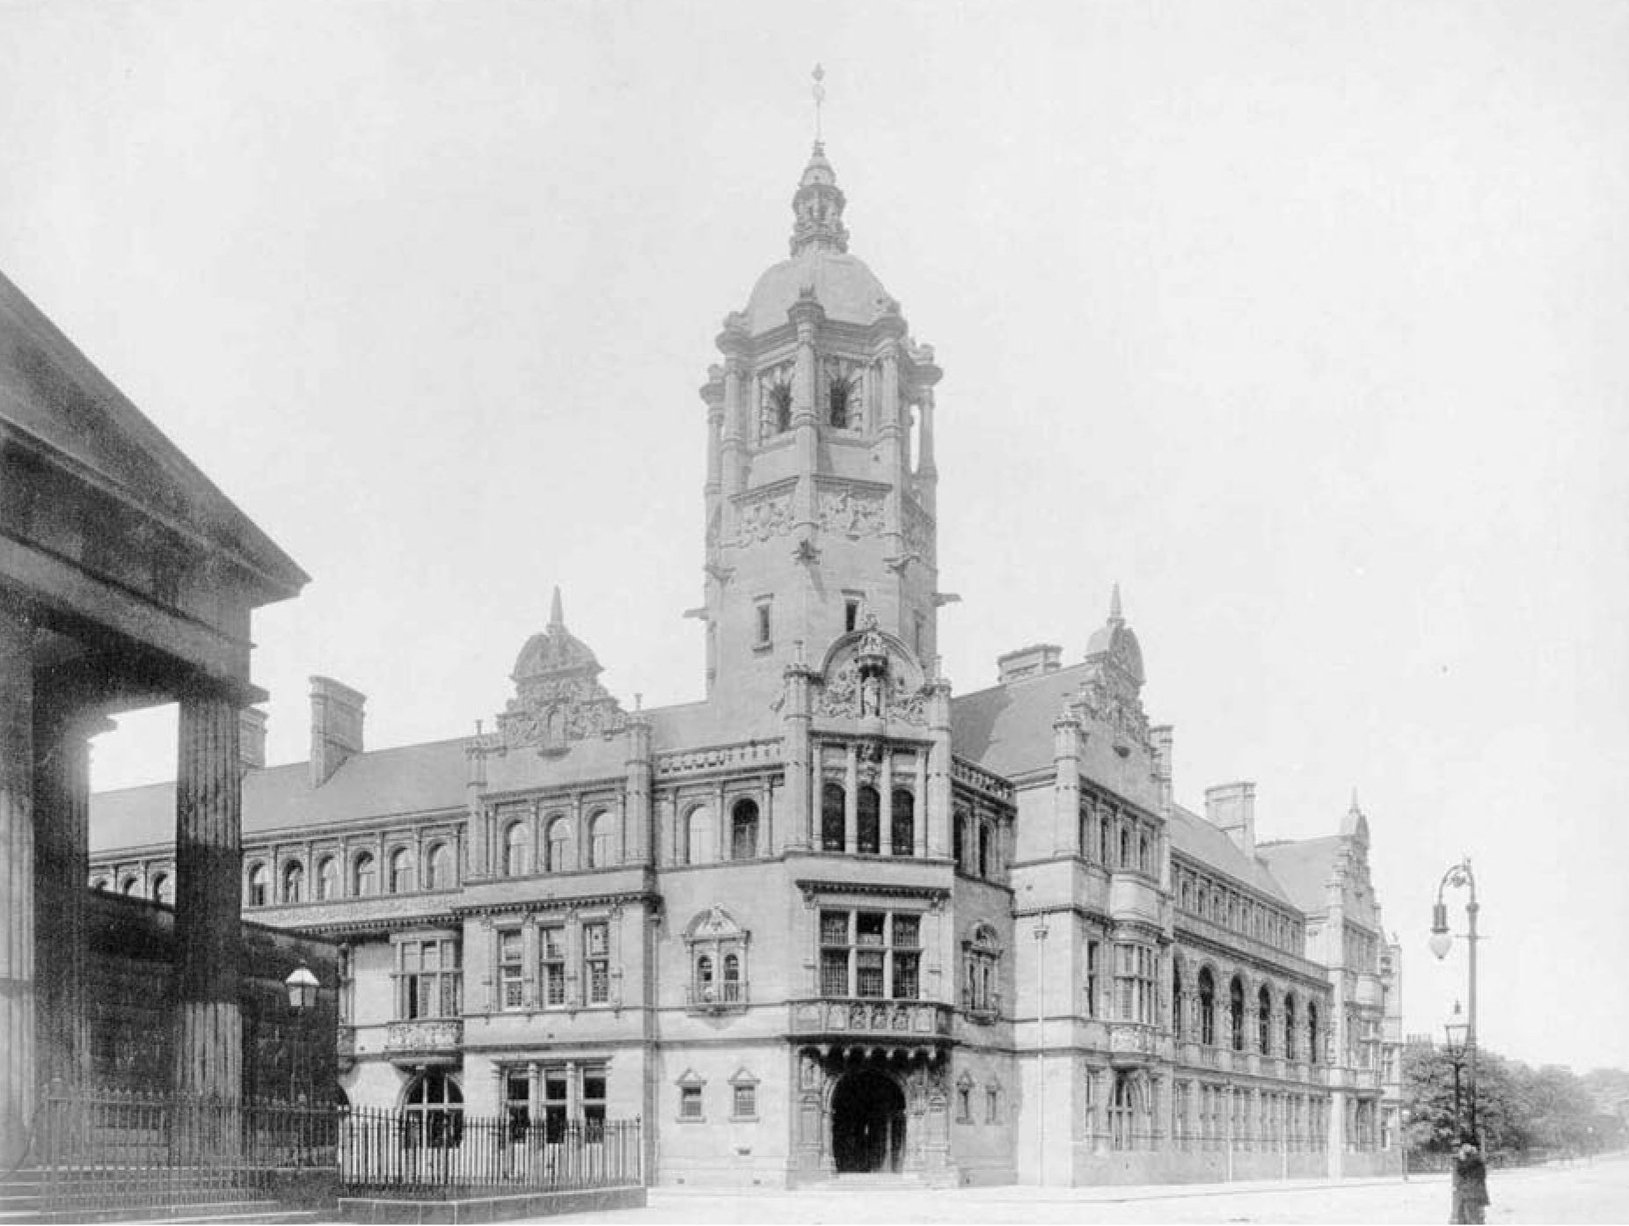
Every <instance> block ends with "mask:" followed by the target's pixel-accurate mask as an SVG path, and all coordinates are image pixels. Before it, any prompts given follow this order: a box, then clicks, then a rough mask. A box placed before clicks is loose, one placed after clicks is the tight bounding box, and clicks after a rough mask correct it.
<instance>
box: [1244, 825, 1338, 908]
mask: <svg viewBox="0 0 1629 1226" xmlns="http://www.w3.org/2000/svg"><path fill="white" fill-rule="evenodd" d="M1342 842H1343V840H1342V836H1340V835H1338V834H1329V835H1324V836H1323V837H1322V838H1316V839H1297V840H1295V841H1294V842H1283V843H1267V844H1264V845H1263V846H1262V847H1260V848H1259V849H1258V850H1259V851H1260V852H1261V855H1262V858H1263V859H1264V860H1266V861H1267V864H1268V866H1269V867H1270V868H1271V869H1272V870H1273V874H1274V875H1275V876H1276V877H1277V878H1278V879H1279V880H1280V881H1282V882H1283V883H1284V888H1285V889H1286V890H1288V891H1289V894H1290V898H1291V899H1293V900H1294V902H1295V905H1296V906H1298V907H1300V908H1301V910H1303V911H1307V912H1317V911H1322V910H1324V908H1325V907H1326V906H1327V905H1328V904H1327V901H1326V896H1325V894H1324V884H1325V883H1326V882H1327V881H1328V880H1329V878H1330V876H1331V875H1332V874H1333V873H1334V871H1335V861H1336V860H1337V859H1339V858H1340V854H1341V847H1342Z"/></svg>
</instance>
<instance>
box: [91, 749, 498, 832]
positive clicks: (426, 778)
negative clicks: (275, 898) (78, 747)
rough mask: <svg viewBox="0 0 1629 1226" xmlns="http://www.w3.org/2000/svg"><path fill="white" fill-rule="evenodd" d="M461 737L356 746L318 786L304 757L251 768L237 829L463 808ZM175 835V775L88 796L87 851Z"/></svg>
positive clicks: (464, 773) (464, 779) (464, 767)
mask: <svg viewBox="0 0 1629 1226" xmlns="http://www.w3.org/2000/svg"><path fill="white" fill-rule="evenodd" d="M466 743H467V742H466V741H465V740H464V739H462V738H460V739H457V740H452V741H430V742H428V743H426V744H422V745H404V746H401V747H399V748H396V749H376V750H374V751H373V752H372V753H362V754H357V755H356V756H355V757H353V758H349V759H347V760H346V761H345V762H344V763H342V764H341V765H340V768H339V769H338V770H336V771H335V772H334V773H333V775H331V776H330V777H329V779H328V782H326V783H324V784H323V785H322V786H321V787H319V788H314V787H312V786H311V776H310V771H309V768H308V766H307V764H306V763H304V762H295V763H291V764H289V765H287V766H273V767H271V768H269V769H267V770H251V771H249V772H248V773H247V774H246V775H245V776H244V777H243V833H244V834H245V835H253V834H259V833H261V832H263V831H268V830H283V829H287V828H289V827H300V826H321V825H326V824H329V823H334V822H343V821H356V820H358V819H362V818H369V817H382V816H387V815H394V814H404V815H405V814H409V813H425V812H432V811H435V810H439V809H455V808H461V807H462V806H463V804H464V795H465V792H464V789H465V786H466V782H467V780H468V778H469V768H468V766H467V765H466V764H465V759H464V746H465V745H466ZM174 838H175V784H174V783H153V784H148V785H147V786H145V787H137V788H122V789H120V790H119V791H116V792H96V793H94V794H93V795H92V796H91V801H90V844H91V851H92V852H101V851H111V850H113V849H115V848H119V847H140V846H145V845H147V844H151V843H169V842H172V841H173V840H174Z"/></svg>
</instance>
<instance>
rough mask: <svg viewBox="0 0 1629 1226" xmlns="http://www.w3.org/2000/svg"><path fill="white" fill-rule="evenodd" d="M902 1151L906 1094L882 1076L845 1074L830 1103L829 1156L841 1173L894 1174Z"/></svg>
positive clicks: (870, 1072) (864, 1071)
mask: <svg viewBox="0 0 1629 1226" xmlns="http://www.w3.org/2000/svg"><path fill="white" fill-rule="evenodd" d="M904 1152H905V1094H904V1092H903V1091H902V1090H901V1089H900V1088H899V1083H898V1082H896V1081H895V1080H894V1079H893V1078H892V1077H889V1076H888V1075H887V1074H885V1073H879V1072H876V1071H874V1070H870V1069H859V1070H856V1071H854V1072H852V1073H847V1074H844V1076H843V1078H842V1080H841V1081H839V1082H838V1083H837V1088H836V1089H835V1090H834V1091H833V1093H832V1100H831V1154H832V1160H833V1162H834V1163H835V1165H836V1167H837V1170H838V1172H839V1173H841V1174H846V1173H850V1172H876V1171H891V1172H897V1171H898V1170H899V1169H900V1166H901V1156H902V1155H903V1154H904Z"/></svg>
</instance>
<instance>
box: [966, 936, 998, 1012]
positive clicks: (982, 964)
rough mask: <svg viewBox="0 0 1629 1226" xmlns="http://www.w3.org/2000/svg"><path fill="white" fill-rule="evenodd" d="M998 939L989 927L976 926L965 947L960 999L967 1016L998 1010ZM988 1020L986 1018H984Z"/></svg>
mask: <svg viewBox="0 0 1629 1226" xmlns="http://www.w3.org/2000/svg"><path fill="white" fill-rule="evenodd" d="M1000 968H1001V939H1000V937H999V936H997V935H996V930H995V929H994V928H992V927H991V926H990V925H989V924H984V923H981V924H978V925H977V926H976V927H974V929H973V937H972V940H970V941H969V942H967V944H966V946H965V958H964V961H963V964H962V972H963V975H964V976H965V979H966V982H965V983H964V984H963V987H962V999H963V1001H964V1003H965V1005H966V1007H967V1010H968V1012H970V1013H988V1014H993V1013H996V1012H998V1011H999V1010H1000V1008H1001V974H1000ZM985 1020H988V1019H985Z"/></svg>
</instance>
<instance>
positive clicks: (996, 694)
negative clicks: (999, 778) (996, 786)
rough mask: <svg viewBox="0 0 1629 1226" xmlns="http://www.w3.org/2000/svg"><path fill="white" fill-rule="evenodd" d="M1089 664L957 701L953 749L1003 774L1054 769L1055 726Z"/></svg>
mask: <svg viewBox="0 0 1629 1226" xmlns="http://www.w3.org/2000/svg"><path fill="white" fill-rule="evenodd" d="M1085 679H1086V665H1084V664H1074V665H1071V666H1070V667H1068V668H1061V669H1059V670H1058V671H1057V672H1055V673H1041V674H1040V675H1039V676H1035V677H1025V678H1023V679H1022V680H1019V681H1010V682H1008V683H1007V684H1006V685H996V686H991V687H990V688H989V689H987V690H977V691H975V692H974V693H971V694H963V695H962V696H961V697H959V698H953V699H952V700H951V704H950V713H951V714H950V748H951V750H952V751H953V752H954V753H955V754H956V755H957V756H958V757H962V758H966V759H967V760H968V761H969V762H973V763H976V764H978V765H979V766H982V767H983V768H984V769H985V770H987V771H994V772H995V773H996V774H998V775H1005V776H1009V777H1010V776H1012V775H1022V774H1024V773H1026V772H1028V771H1033V770H1041V769H1044V768H1046V767H1050V766H1051V765H1052V721H1053V720H1055V719H1056V718H1057V717H1058V713H1059V712H1060V711H1062V710H1063V701H1064V699H1065V698H1066V697H1069V696H1071V695H1073V694H1074V693H1075V692H1076V691H1077V690H1079V689H1080V683H1081V682H1082V681H1084V680H1085Z"/></svg>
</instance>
